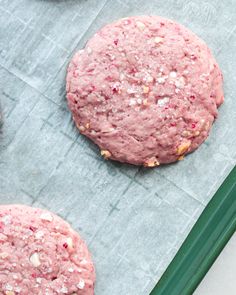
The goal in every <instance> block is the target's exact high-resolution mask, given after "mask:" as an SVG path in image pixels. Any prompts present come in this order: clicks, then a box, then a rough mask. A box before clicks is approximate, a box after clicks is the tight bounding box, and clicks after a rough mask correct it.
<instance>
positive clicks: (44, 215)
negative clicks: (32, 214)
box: [40, 212, 53, 222]
mask: <svg viewBox="0 0 236 295" xmlns="http://www.w3.org/2000/svg"><path fill="white" fill-rule="evenodd" d="M40 218H41V219H42V220H46V221H49V222H51V221H53V217H52V215H51V214H50V213H49V212H44V213H42V214H41V215H40Z"/></svg>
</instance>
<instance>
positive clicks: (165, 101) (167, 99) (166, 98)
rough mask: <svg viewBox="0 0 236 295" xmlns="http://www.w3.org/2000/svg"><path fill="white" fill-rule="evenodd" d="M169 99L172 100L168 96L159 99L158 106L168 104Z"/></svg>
mask: <svg viewBox="0 0 236 295" xmlns="http://www.w3.org/2000/svg"><path fill="white" fill-rule="evenodd" d="M169 101H170V98H169V97H167V96H166V97H163V98H161V99H158V101H157V104H158V106H160V107H162V106H164V105H165V104H167V103H168V102H169Z"/></svg>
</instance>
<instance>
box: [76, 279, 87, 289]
mask: <svg viewBox="0 0 236 295" xmlns="http://www.w3.org/2000/svg"><path fill="white" fill-rule="evenodd" d="M76 286H77V288H78V289H80V290H82V289H84V286H85V282H84V280H82V279H81V280H80V281H79V283H78V284H77V285H76Z"/></svg>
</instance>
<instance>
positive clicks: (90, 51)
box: [87, 47, 92, 55]
mask: <svg viewBox="0 0 236 295" xmlns="http://www.w3.org/2000/svg"><path fill="white" fill-rule="evenodd" d="M87 52H88V55H90V54H91V53H92V49H91V48H90V47H88V48H87Z"/></svg>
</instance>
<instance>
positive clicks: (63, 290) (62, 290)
mask: <svg viewBox="0 0 236 295" xmlns="http://www.w3.org/2000/svg"><path fill="white" fill-rule="evenodd" d="M61 293H63V294H67V293H68V289H67V288H66V287H65V286H62V288H61Z"/></svg>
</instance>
